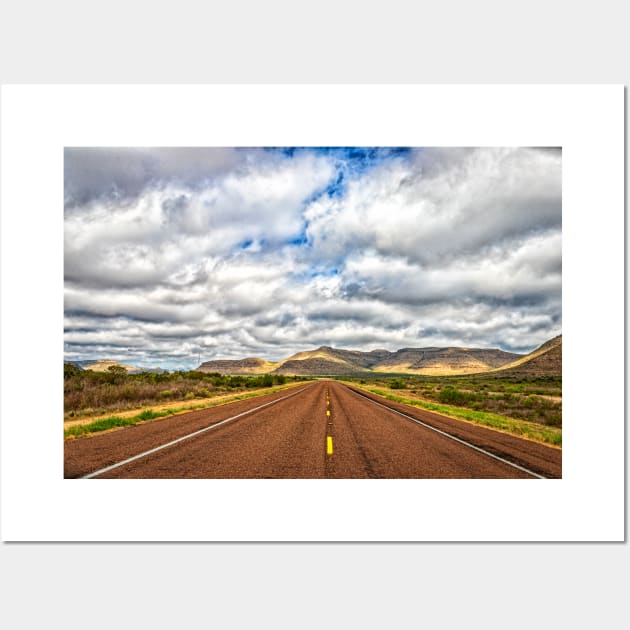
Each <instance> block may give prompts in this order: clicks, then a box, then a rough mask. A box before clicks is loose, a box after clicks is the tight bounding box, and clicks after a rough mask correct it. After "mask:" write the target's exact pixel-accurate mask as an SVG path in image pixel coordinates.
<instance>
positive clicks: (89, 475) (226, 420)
mask: <svg viewBox="0 0 630 630" xmlns="http://www.w3.org/2000/svg"><path fill="white" fill-rule="evenodd" d="M305 389H306V387H302V388H301V389H298V390H297V391H295V392H292V393H291V394H289V395H288V396H282V398H276V400H271V401H270V402H268V403H265V404H264V405H260V406H258V407H254V408H253V409H249V410H248V411H243V412H242V413H239V414H236V415H235V416H231V417H230V418H226V419H225V420H220V421H219V422H215V423H214V424H211V425H210V426H209V427H204V428H203V429H199V430H198V431H194V432H193V433H189V434H188V435H184V436H182V437H180V438H177V439H176V440H172V441H171V442H167V443H166V444H162V445H161V446H156V447H155V448H152V449H150V450H148V451H144V452H143V453H139V454H138V455H134V456H133V457H129V458H128V459H124V460H123V461H121V462H117V463H115V464H112V465H111V466H106V467H105V468H101V469H100V470H96V471H94V472H92V473H89V474H88V475H84V476H83V477H79V479H92V477H97V476H98V475H102V474H103V473H106V472H109V471H110V470H113V469H114V468H119V467H120V466H124V465H125V464H129V463H130V462H133V461H135V460H136V459H141V458H142V457H146V456H147V455H151V454H152V453H156V452H157V451H161V450H162V449H163V448H168V447H169V446H173V444H177V443H178V442H183V441H184V440H187V439H189V438H191V437H195V436H196V435H200V434H201V433H205V432H206V431H210V430H211V429H216V428H217V427H219V426H221V425H222V424H226V423H228V422H231V421H232V420H236V419H237V418H242V417H243V416H246V415H247V414H250V413H253V412H254V411H258V410H259V409H262V408H263V407H268V406H269V405H273V404H275V403H277V402H280V401H281V400H286V399H287V398H291V396H295V395H296V394H299V393H300V392H303V391H304V390H305Z"/></svg>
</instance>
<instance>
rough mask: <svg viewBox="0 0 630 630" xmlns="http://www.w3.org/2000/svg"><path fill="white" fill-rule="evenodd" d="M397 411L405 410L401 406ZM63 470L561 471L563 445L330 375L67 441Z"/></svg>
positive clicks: (236, 473)
mask: <svg viewBox="0 0 630 630" xmlns="http://www.w3.org/2000/svg"><path fill="white" fill-rule="evenodd" d="M401 414H403V415H401ZM64 474H65V477H66V478H82V477H88V478H127V479H160V478H168V479H173V478H176V479H179V478H257V479H278V478H283V479H287V478H289V479H297V478H343V479H348V478H397V479H401V478H451V479H468V478H495V479H496V478H499V479H508V478H509V479H512V478H523V479H534V478H540V477H544V478H559V477H561V476H562V451H561V450H560V449H557V448H553V447H549V446H544V445H542V444H537V443H535V442H532V441H528V440H523V439H521V438H518V437H516V436H512V435H507V434H504V433H499V432H497V431H493V430H490V429H485V428H483V427H479V426H475V425H472V424H469V423H465V422H460V421H458V420H452V419H450V418H446V417H445V416H441V415H439V414H435V413H432V412H428V411H424V410H420V409H417V408H415V407H410V406H407V405H402V404H397V403H392V402H390V401H386V400H384V399H382V398H380V397H378V396H374V395H372V394H367V393H365V392H362V391H360V390H357V391H354V390H352V389H351V388H349V387H347V386H345V385H343V384H341V383H337V382H334V381H317V382H314V383H308V384H304V385H300V386H298V387H296V388H292V389H289V390H284V391H282V392H277V393H275V394H271V395H266V396H260V397H257V398H251V399H248V400H243V401H238V402H235V403H231V404H228V405H222V406H220V407H214V408H212V409H204V410H201V411H195V412H191V413H186V414H181V415H178V416H173V417H171V418H164V419H160V420H154V421H152V422H147V423H145V424H140V425H136V426H132V427H128V428H125V429H120V430H116V431H111V432H108V433H103V434H94V435H92V436H89V437H85V438H80V439H76V440H71V441H66V443H65V452H64Z"/></svg>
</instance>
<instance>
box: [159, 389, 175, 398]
mask: <svg viewBox="0 0 630 630" xmlns="http://www.w3.org/2000/svg"><path fill="white" fill-rule="evenodd" d="M173 394H174V392H173V390H172V389H165V390H162V391H161V392H160V393H159V394H158V396H159V397H160V398H169V397H171V396H172V395H173Z"/></svg>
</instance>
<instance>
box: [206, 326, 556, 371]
mask: <svg viewBox="0 0 630 630" xmlns="http://www.w3.org/2000/svg"><path fill="white" fill-rule="evenodd" d="M197 369H198V370H199V371H201V372H218V373H220V374H269V373H270V374H287V375H294V374H298V375H303V376H314V375H321V376H342V375H350V374H360V373H366V372H378V373H384V372H388V373H395V374H425V375H431V376H442V375H450V374H473V373H479V372H497V371H499V370H500V371H509V373H510V374H561V372H562V335H559V336H558V337H555V338H554V339H551V340H549V341H548V342H546V343H545V344H543V345H542V346H540V347H539V348H537V349H536V350H534V351H533V352H531V353H529V354H527V355H522V354H515V353H512V352H505V351H503V350H499V349H496V348H490V349H486V348H460V347H449V348H436V347H428V348H402V349H400V350H396V351H394V352H390V351H389V350H371V351H369V352H361V351H358V350H344V349H339V348H332V347H330V346H321V347H319V348H317V349H315V350H307V351H305V352H298V353H297V354H294V355H292V356H290V357H287V358H286V359H283V360H281V361H277V362H273V361H267V360H265V359H261V358H258V357H248V358H245V359H221V360H213V361H205V362H203V363H202V364H201V365H200V366H199V367H198V368H197Z"/></svg>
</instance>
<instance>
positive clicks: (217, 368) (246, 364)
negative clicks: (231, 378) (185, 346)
mask: <svg viewBox="0 0 630 630" xmlns="http://www.w3.org/2000/svg"><path fill="white" fill-rule="evenodd" d="M277 365H278V364H277V363H273V362H271V361H265V360H264V359H257V358H253V357H250V358H247V359H219V360H217V361H205V362H204V363H202V364H201V365H200V366H199V367H198V368H197V370H198V371H200V372H210V373H212V372H218V373H219V374H268V373H269V372H272V371H273V370H274V369H275V367H276V366H277Z"/></svg>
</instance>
